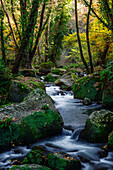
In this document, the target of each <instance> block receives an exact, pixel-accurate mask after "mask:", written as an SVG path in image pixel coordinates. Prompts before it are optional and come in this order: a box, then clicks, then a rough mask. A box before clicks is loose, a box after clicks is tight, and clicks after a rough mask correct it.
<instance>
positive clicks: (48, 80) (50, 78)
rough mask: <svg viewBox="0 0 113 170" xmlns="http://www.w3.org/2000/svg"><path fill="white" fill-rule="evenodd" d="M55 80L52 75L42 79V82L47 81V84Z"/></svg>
mask: <svg viewBox="0 0 113 170" xmlns="http://www.w3.org/2000/svg"><path fill="white" fill-rule="evenodd" d="M55 80H56V78H55V76H54V75H52V74H50V73H49V74H47V75H46V76H45V78H44V81H47V82H54V81H55Z"/></svg>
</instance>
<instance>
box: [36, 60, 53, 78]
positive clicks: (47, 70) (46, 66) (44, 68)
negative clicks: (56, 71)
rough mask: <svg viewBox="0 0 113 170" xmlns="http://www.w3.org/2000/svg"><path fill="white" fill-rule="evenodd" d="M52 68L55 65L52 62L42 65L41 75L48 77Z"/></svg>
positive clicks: (40, 67) (40, 68)
mask: <svg viewBox="0 0 113 170" xmlns="http://www.w3.org/2000/svg"><path fill="white" fill-rule="evenodd" d="M52 67H54V63H53V62H51V61H49V62H45V63H42V64H40V66H39V75H46V74H48V73H50V71H51V68H52Z"/></svg>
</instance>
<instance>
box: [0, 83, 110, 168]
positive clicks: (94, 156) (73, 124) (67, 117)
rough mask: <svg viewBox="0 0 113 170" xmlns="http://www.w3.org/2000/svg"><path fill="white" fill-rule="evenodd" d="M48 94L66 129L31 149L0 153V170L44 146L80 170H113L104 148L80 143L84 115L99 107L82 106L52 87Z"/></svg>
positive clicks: (17, 149)
mask: <svg viewBox="0 0 113 170" xmlns="http://www.w3.org/2000/svg"><path fill="white" fill-rule="evenodd" d="M46 91H47V93H48V94H49V95H50V96H51V97H52V99H53V100H54V102H55V106H56V108H57V109H58V110H59V112H60V114H61V116H62V118H63V120H64V127H65V129H63V130H62V135H57V136H55V137H52V138H48V139H44V140H42V141H40V142H37V143H35V144H33V145H32V146H29V147H27V146H24V147H21V146H16V147H15V148H12V149H11V150H10V151H6V152H4V153H0V169H8V168H10V167H11V166H12V165H13V164H15V162H16V160H17V159H20V160H21V159H22V158H24V157H25V155H26V154H27V152H29V151H30V150H31V148H32V147H33V146H35V145H43V146H45V147H46V149H47V150H49V151H50V152H59V151H64V152H66V153H68V154H70V155H71V156H73V157H76V158H78V159H80V160H81V163H82V168H81V169H82V170H113V152H109V153H108V154H105V153H104V152H103V151H102V149H101V148H102V147H103V146H104V145H105V144H104V143H103V144H92V143H88V142H86V141H81V140H79V134H80V131H81V130H82V129H83V128H84V125H85V121H86V119H87V117H88V115H87V114H86V112H87V113H91V112H92V111H93V110H95V109H100V108H101V105H98V104H96V103H95V102H94V103H92V104H91V105H90V106H84V105H83V104H82V102H81V100H78V99H74V98H73V94H72V92H71V91H68V92H67V91H62V90H60V88H59V87H57V86H54V85H47V87H46Z"/></svg>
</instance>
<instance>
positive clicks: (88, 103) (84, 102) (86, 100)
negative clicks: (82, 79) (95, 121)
mask: <svg viewBox="0 0 113 170" xmlns="http://www.w3.org/2000/svg"><path fill="white" fill-rule="evenodd" d="M83 104H84V105H90V104H92V101H91V100H90V99H89V98H86V97H85V98H84V100H83Z"/></svg>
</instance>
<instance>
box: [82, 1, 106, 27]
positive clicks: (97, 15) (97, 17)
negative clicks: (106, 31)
mask: <svg viewBox="0 0 113 170" xmlns="http://www.w3.org/2000/svg"><path fill="white" fill-rule="evenodd" d="M83 1H84V3H85V4H86V6H88V7H89V6H90V5H89V4H88V2H87V1H86V0H83ZM91 11H92V12H93V14H94V15H95V16H96V17H97V18H98V20H99V21H100V22H101V23H103V25H104V26H105V27H107V28H109V26H108V24H106V23H105V22H104V21H103V20H102V19H101V18H100V17H99V16H98V15H97V14H96V12H95V11H94V9H93V8H91Z"/></svg>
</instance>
